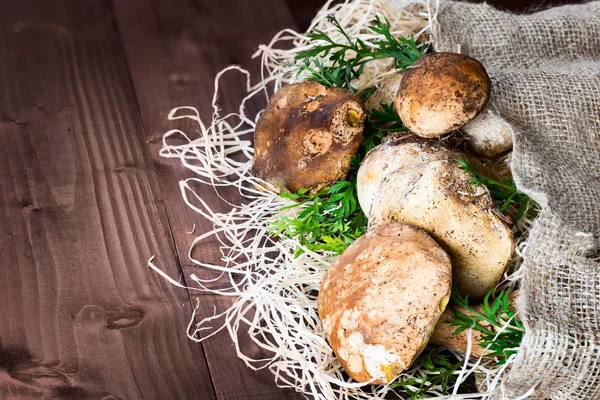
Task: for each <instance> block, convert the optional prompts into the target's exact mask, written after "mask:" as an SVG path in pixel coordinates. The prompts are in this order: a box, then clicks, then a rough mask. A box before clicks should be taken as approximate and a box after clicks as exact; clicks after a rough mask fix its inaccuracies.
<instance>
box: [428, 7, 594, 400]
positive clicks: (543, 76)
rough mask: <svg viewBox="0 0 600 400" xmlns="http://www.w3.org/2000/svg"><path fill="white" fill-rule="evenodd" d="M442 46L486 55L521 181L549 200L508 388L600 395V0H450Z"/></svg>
mask: <svg viewBox="0 0 600 400" xmlns="http://www.w3.org/2000/svg"><path fill="white" fill-rule="evenodd" d="M433 33H434V40H435V43H436V50H438V51H457V50H459V51H460V52H462V53H464V54H468V55H470V56H473V57H475V58H477V59H478V60H480V61H481V62H482V63H483V64H484V65H485V67H486V69H487V70H488V72H489V74H490V76H491V78H492V81H493V95H492V99H491V105H492V107H493V108H495V109H496V110H497V112H498V113H500V115H501V116H503V117H504V118H505V119H506V120H508V121H509V122H510V123H511V124H512V125H513V127H514V128H516V129H515V138H514V141H515V145H514V152H513V156H512V168H513V172H514V175H515V179H516V182H517V184H518V186H519V187H520V188H521V190H523V191H524V192H526V193H528V194H530V195H531V197H532V198H534V199H535V200H536V201H537V202H538V203H540V204H541V205H542V208H543V211H542V212H541V215H540V216H539V218H538V219H537V220H536V222H535V224H534V227H533V228H532V230H531V233H530V235H529V238H528V240H527V245H526V250H525V252H524V258H525V263H524V266H523V268H524V277H523V281H522V290H521V294H522V298H521V301H520V307H521V310H520V312H521V318H522V319H523V320H524V322H525V323H526V327H527V333H526V334H525V338H524V341H523V343H522V345H521V349H520V351H519V355H518V358H517V360H516V363H515V364H514V366H513V368H512V370H511V371H510V373H509V375H508V378H507V380H506V382H505V384H504V385H503V386H502V388H501V390H499V391H498V393H497V395H498V396H497V397H498V398H502V397H510V398H513V397H517V396H520V395H523V394H524V393H526V392H527V391H529V390H530V389H531V388H532V387H534V388H535V393H534V395H533V396H532V398H536V399H538V398H539V399H544V398H551V399H599V398H600V262H599V248H600V240H599V231H600V2H592V3H587V4H585V5H577V6H563V7H558V8H553V9H550V10H546V11H541V12H537V13H534V14H529V15H513V14H510V13H506V12H501V11H498V10H496V9H494V8H492V7H490V6H488V5H485V4H483V5H475V4H465V3H454V2H452V3H445V4H442V6H441V7H440V9H439V14H438V19H437V23H436V25H435V26H434V32H433Z"/></svg>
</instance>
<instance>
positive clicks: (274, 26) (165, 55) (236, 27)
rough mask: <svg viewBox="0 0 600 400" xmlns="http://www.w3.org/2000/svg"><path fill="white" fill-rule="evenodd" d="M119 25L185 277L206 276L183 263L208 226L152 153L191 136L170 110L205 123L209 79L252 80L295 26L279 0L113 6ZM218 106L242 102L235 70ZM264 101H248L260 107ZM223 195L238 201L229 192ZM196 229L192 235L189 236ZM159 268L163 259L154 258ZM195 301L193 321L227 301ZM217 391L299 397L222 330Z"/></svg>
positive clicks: (207, 195) (205, 255)
mask: <svg viewBox="0 0 600 400" xmlns="http://www.w3.org/2000/svg"><path fill="white" fill-rule="evenodd" d="M115 9H116V13H117V21H118V25H119V29H120V31H121V35H122V38H123V43H124V46H125V50H126V54H127V60H128V63H129V67H130V71H131V76H132V81H133V84H134V87H135V91H136V94H137V99H138V102H139V105H140V109H141V111H142V117H143V121H144V125H145V126H146V129H147V132H148V134H149V136H148V149H149V152H150V154H151V157H152V158H153V160H154V167H155V169H156V173H157V176H158V181H159V184H160V187H161V189H162V192H163V196H164V200H165V205H166V206H167V210H168V213H169V220H170V224H171V228H172V230H173V234H174V237H175V243H176V245H177V250H178V252H179V254H180V258H181V262H182V265H183V270H184V273H185V276H189V275H190V274H191V273H195V274H197V275H201V276H205V277H206V276H207V275H206V272H203V271H202V270H198V269H197V268H196V267H195V266H194V265H193V264H191V262H190V261H189V259H188V256H187V252H188V250H189V247H190V245H191V242H192V240H193V239H194V238H195V236H196V235H199V234H201V233H202V232H205V231H207V230H209V229H211V228H212V227H211V226H210V224H208V223H207V221H206V220H204V219H202V217H200V216H199V215H198V214H196V213H195V212H194V211H193V210H191V209H188V208H187V206H185V204H184V202H183V200H182V198H181V193H180V190H179V185H178V183H179V181H180V180H182V179H185V178H189V177H191V176H192V175H191V173H190V172H189V170H187V169H185V168H183V167H182V166H181V163H180V162H179V161H175V160H167V159H164V158H161V157H160V156H159V155H158V152H159V149H160V147H161V139H162V135H163V133H164V132H166V131H167V130H169V129H173V128H179V129H182V130H183V131H184V132H186V133H188V134H191V135H194V134H195V132H196V129H197V127H196V126H193V125H191V124H189V123H186V122H181V121H177V123H173V122H169V121H168V120H167V114H168V112H169V111H170V110H171V109H172V108H173V107H176V106H181V105H191V106H195V107H197V108H198V109H199V111H200V114H201V116H202V117H203V118H205V119H206V120H210V115H211V113H212V108H211V105H210V101H211V98H212V94H213V91H214V83H213V80H214V76H215V75H216V73H217V72H218V71H219V70H220V69H222V68H224V67H226V66H228V65H230V64H241V65H242V66H243V67H245V68H249V69H250V70H251V71H252V72H253V74H254V79H257V77H258V64H257V63H256V62H252V60H251V56H252V54H253V53H254V52H255V51H256V49H257V47H258V45H259V44H261V43H266V42H268V41H269V40H270V39H271V37H272V36H273V35H274V34H275V33H277V32H278V31H279V30H281V29H284V28H288V27H292V28H293V26H294V24H293V20H292V17H291V15H290V14H289V11H288V9H287V6H286V5H285V4H284V2H283V1H279V0H277V1H274V0H256V1H252V2H248V1H246V0H222V1H219V2H198V1H193V0H176V1H169V0H157V1H154V2H153V3H152V7H148V2H146V1H142V0H132V1H127V2H119V1H117V2H115ZM222 82H223V84H224V86H223V87H222V88H221V93H220V100H221V101H220V103H221V105H222V106H223V107H224V108H225V112H226V111H228V110H233V107H237V105H238V104H239V101H240V100H241V99H242V98H243V97H244V93H243V92H244V88H245V80H244V78H243V77H242V76H241V75H239V74H236V73H232V74H231V76H228V79H225V80H223V81H222ZM264 105H265V104H264V103H263V104H258V103H256V102H252V103H250V104H249V107H254V108H255V109H257V110H258V109H259V108H260V107H264ZM201 190H202V193H203V199H204V200H205V201H206V202H207V203H208V204H209V205H210V206H211V207H213V208H214V209H215V210H217V211H226V210H227V207H224V205H223V202H222V201H221V200H220V199H219V198H218V197H217V195H216V194H215V193H214V191H213V190H212V189H211V188H209V187H204V188H202V189H201ZM222 194H223V195H225V196H227V197H229V198H231V199H232V200H234V201H237V195H236V193H235V192H234V191H229V192H227V191H224V192H222ZM194 225H195V227H196V230H195V234H188V233H187V232H189V231H192V228H193V227H194ZM197 250H198V252H200V253H201V259H202V260H205V261H206V260H208V261H211V262H219V257H220V252H219V248H218V242H216V241H214V240H213V241H205V242H204V243H203V244H202V246H200V247H199V248H198V249H197ZM157 262H159V263H161V264H162V263H164V262H165V260H160V259H159V260H157ZM190 295H191V296H194V297H196V296H197V297H198V298H199V299H200V309H199V316H200V317H201V318H202V317H207V316H211V315H213V313H214V310H215V308H214V307H216V309H217V310H224V309H226V308H227V307H228V306H229V305H230V304H231V301H232V300H231V299H230V298H225V297H220V296H215V295H211V294H198V292H191V293H190ZM240 339H241V342H242V347H243V348H244V349H245V350H247V351H250V352H252V353H253V354H254V355H255V356H256V355H258V354H260V353H259V351H258V350H257V348H256V347H252V346H250V345H249V340H248V338H244V337H241V338H240ZM204 350H205V353H206V356H207V359H208V363H209V366H210V372H211V375H212V379H213V383H214V387H215V392H216V394H217V396H218V398H220V399H257V400H259V399H260V400H269V399H273V400H275V399H282V398H302V397H301V396H300V395H299V394H296V393H293V392H291V391H284V390H281V389H278V388H277V387H276V386H275V383H274V377H273V375H272V374H271V373H270V372H269V371H268V370H262V371H259V372H254V371H252V370H251V369H249V368H248V367H247V366H246V365H245V364H244V363H243V361H241V360H240V359H239V358H237V356H236V352H235V348H234V347H233V343H232V341H231V339H230V337H229V335H228V333H227V332H225V331H223V332H221V333H220V334H218V335H216V336H214V337H212V338H210V339H208V340H207V341H206V342H204Z"/></svg>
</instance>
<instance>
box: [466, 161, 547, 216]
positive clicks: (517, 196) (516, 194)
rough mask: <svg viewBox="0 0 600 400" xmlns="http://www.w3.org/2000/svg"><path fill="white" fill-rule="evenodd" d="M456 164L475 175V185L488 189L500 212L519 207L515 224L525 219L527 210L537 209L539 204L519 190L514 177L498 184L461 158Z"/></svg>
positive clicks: (472, 181)
mask: <svg viewBox="0 0 600 400" xmlns="http://www.w3.org/2000/svg"><path fill="white" fill-rule="evenodd" d="M456 162H457V163H458V164H459V165H460V169H462V170H463V171H466V172H468V173H470V174H471V175H473V178H472V179H471V183H472V184H473V185H485V186H486V187H487V188H488V190H489V191H490V195H491V196H492V200H494V202H496V203H497V204H498V211H500V212H502V213H503V212H505V211H506V210H507V209H508V207H509V206H511V205H515V206H518V207H517V213H516V214H515V217H514V222H515V223H516V222H517V221H518V220H520V219H521V218H522V217H523V215H524V214H525V212H526V211H527V210H534V209H536V208H537V207H536V206H537V204H536V203H535V202H534V201H533V200H532V199H531V198H530V197H529V196H527V195H526V194H525V193H523V192H521V191H519V189H517V186H516V185H515V181H514V180H513V178H512V177H510V178H504V179H503V180H502V182H498V181H497V180H495V179H492V178H490V177H488V176H485V175H484V174H482V173H481V172H479V171H478V170H477V168H475V167H474V166H473V165H471V164H470V163H469V162H468V161H467V160H464V159H462V158H459V159H457V160H456Z"/></svg>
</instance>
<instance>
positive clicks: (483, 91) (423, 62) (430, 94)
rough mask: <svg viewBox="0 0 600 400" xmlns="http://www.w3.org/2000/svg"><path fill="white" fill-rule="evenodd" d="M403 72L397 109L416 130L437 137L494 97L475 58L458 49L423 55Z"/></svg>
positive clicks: (474, 112) (469, 118)
mask: <svg viewBox="0 0 600 400" xmlns="http://www.w3.org/2000/svg"><path fill="white" fill-rule="evenodd" d="M413 67H414V68H411V69H410V70H408V71H407V72H405V73H404V75H403V76H402V81H401V82H400V88H399V90H398V94H397V96H396V110H397V112H398V115H399V116H400V118H401V119H402V121H403V122H404V124H405V125H406V126H407V127H408V129H410V130H411V131H412V132H414V133H415V134H417V135H419V136H422V137H426V138H434V137H440V136H442V135H444V134H446V133H449V132H452V131H455V130H457V129H459V128H460V127H461V126H463V125H464V124H466V123H467V122H469V121H470V120H471V119H473V118H474V117H475V116H476V115H477V113H479V111H481V109H482V108H483V106H484V105H485V103H487V101H488V99H489V98H490V90H491V82H490V78H489V77H488V74H487V72H486V71H485V68H483V66H482V65H481V63H480V62H479V61H477V60H475V59H474V58H471V57H468V56H465V55H462V54H456V53H435V54H430V55H426V56H423V57H421V58H420V59H418V60H417V62H415V64H414V65H413Z"/></svg>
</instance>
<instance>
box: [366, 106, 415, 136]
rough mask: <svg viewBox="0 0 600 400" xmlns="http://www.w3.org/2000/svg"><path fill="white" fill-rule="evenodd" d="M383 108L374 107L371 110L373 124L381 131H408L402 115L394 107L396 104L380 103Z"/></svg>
mask: <svg viewBox="0 0 600 400" xmlns="http://www.w3.org/2000/svg"><path fill="white" fill-rule="evenodd" d="M380 107H381V110H382V111H379V110H377V109H375V108H374V109H373V110H372V111H371V126H372V127H373V128H374V129H377V130H379V131H381V132H403V131H408V128H407V127H406V126H404V123H403V122H402V120H401V119H400V116H399V115H398V113H397V112H396V109H395V108H394V104H393V103H392V104H384V103H381V105H380Z"/></svg>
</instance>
